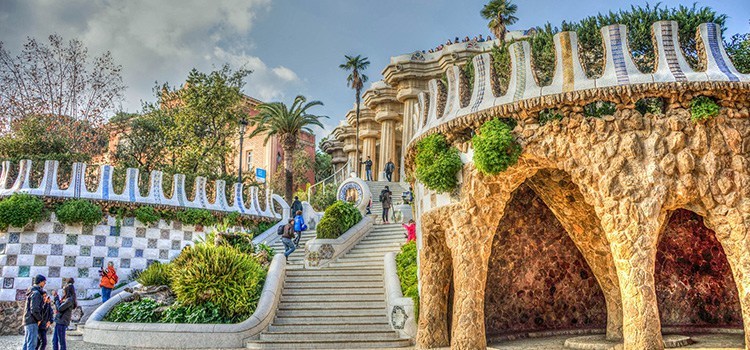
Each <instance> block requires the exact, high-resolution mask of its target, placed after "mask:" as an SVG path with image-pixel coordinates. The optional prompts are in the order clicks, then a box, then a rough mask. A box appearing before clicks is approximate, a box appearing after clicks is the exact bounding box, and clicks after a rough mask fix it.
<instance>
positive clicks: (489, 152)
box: [471, 119, 522, 175]
mask: <svg viewBox="0 0 750 350" xmlns="http://www.w3.org/2000/svg"><path fill="white" fill-rule="evenodd" d="M471 142H472V144H473V145H474V165H476V167H477V169H478V170H479V171H481V172H482V173H485V174H490V175H494V174H499V173H501V172H503V171H505V170H506V169H508V167H510V166H513V165H514V164H516V162H518V157H519V156H520V155H521V151H522V147H521V145H520V144H519V143H518V141H516V139H515V137H514V136H513V132H512V130H511V128H510V127H509V126H508V125H507V124H505V123H503V122H502V121H501V120H500V119H493V120H490V121H488V122H486V123H484V125H482V127H481V128H479V132H478V133H477V134H476V135H474V137H473V138H472V139H471Z"/></svg>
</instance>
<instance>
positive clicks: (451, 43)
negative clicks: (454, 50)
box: [445, 39, 453, 46]
mask: <svg viewBox="0 0 750 350" xmlns="http://www.w3.org/2000/svg"><path fill="white" fill-rule="evenodd" d="M450 45H453V42H452V41H451V39H448V42H447V43H445V46H450Z"/></svg>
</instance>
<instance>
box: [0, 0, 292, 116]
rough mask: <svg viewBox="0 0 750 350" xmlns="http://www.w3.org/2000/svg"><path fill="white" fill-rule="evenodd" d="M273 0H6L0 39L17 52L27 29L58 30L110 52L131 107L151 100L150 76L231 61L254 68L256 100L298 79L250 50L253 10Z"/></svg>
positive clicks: (173, 77)
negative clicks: (119, 67)
mask: <svg viewBox="0 0 750 350" xmlns="http://www.w3.org/2000/svg"><path fill="white" fill-rule="evenodd" d="M270 7H271V1H270V0H222V1H203V0H161V1H151V0H128V1H102V2H93V3H92V2H90V1H87V0H70V1H65V2H59V1H56V0H32V1H25V0H16V1H15V2H14V1H7V2H6V1H5V0H4V1H3V4H2V5H0V18H4V19H10V20H9V21H2V22H0V41H3V42H5V43H6V44H7V45H8V47H9V48H10V49H11V50H14V51H17V50H19V49H20V48H21V45H22V43H23V41H24V39H25V37H26V36H33V37H37V38H44V37H46V36H47V35H49V34H51V33H59V34H60V35H62V36H63V37H64V38H66V39H67V38H79V39H81V40H82V41H83V42H84V44H85V45H86V46H87V47H88V48H89V50H90V52H91V54H92V55H97V54H99V53H101V52H104V51H107V50H108V51H111V52H112V55H113V57H114V58H115V61H116V62H118V63H119V64H122V65H123V71H122V74H123V78H124V80H125V83H126V84H127V85H128V90H127V91H126V101H124V107H125V108H126V109H127V110H130V111H135V110H137V109H139V107H140V102H139V101H140V100H153V94H152V91H151V89H152V87H153V85H154V81H159V82H169V83H170V84H172V85H179V84H181V82H182V81H184V79H185V78H186V77H187V73H188V71H189V70H190V69H192V68H197V69H199V70H203V71H207V70H210V69H212V68H214V67H220V66H221V65H222V64H224V63H229V64H230V65H232V67H233V68H239V67H242V66H245V68H248V69H251V70H253V71H254V72H253V74H251V75H250V76H249V77H248V78H247V84H246V87H245V92H246V93H247V94H249V95H251V96H254V97H257V98H259V99H261V100H271V99H278V98H282V97H284V95H285V94H284V89H285V88H287V87H289V86H295V85H296V84H298V83H299V78H298V76H297V74H296V73H295V72H293V71H292V70H290V69H288V68H286V67H283V66H278V67H273V68H269V67H268V66H267V65H266V64H265V63H264V62H263V61H262V60H261V59H260V58H258V57H256V56H253V55H251V54H247V53H246V52H250V50H251V49H253V48H254V47H253V42H252V38H251V37H250V33H251V30H252V28H253V24H254V23H255V21H256V18H257V16H258V15H262V14H264V13H267V12H268V11H269V10H270Z"/></svg>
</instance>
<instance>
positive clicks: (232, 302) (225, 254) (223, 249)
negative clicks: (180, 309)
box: [170, 244, 267, 319]
mask: <svg viewBox="0 0 750 350" xmlns="http://www.w3.org/2000/svg"><path fill="white" fill-rule="evenodd" d="M171 265H172V268H171V274H170V276H171V279H172V291H173V292H174V293H175V295H176V296H177V301H178V302H180V304H181V305H184V306H186V307H189V306H198V305H203V304H205V303H208V302H210V303H212V304H213V305H215V306H216V307H217V308H218V309H219V311H220V312H221V315H222V316H224V317H227V318H232V319H235V318H238V317H239V318H245V317H248V316H250V315H251V314H252V313H253V312H254V311H255V308H256V306H257V305H258V300H259V299H260V293H261V291H262V289H263V283H264V282H265V279H266V273H267V271H266V269H265V268H263V267H262V266H261V265H260V264H259V263H258V261H256V260H255V259H254V258H253V257H252V256H250V255H247V254H243V253H241V252H239V251H238V250H237V249H234V248H231V247H227V246H213V245H210V244H197V245H195V246H194V247H191V248H186V249H184V250H183V251H182V253H181V254H180V255H179V256H178V257H177V258H176V259H174V260H173V261H172V263H171Z"/></svg>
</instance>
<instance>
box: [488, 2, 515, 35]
mask: <svg viewBox="0 0 750 350" xmlns="http://www.w3.org/2000/svg"><path fill="white" fill-rule="evenodd" d="M517 10H518V6H516V4H514V3H512V2H511V0H490V2H489V3H487V5H484V8H482V12H480V13H481V15H482V17H483V18H484V19H487V20H489V21H490V23H488V24H487V27H488V28H490V30H491V31H492V34H495V37H496V38H498V39H500V42H501V43H503V42H505V33H506V31H507V30H506V27H507V26H509V25H511V24H513V23H516V21H518V17H516V16H514V14H515V13H516V11H517Z"/></svg>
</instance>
